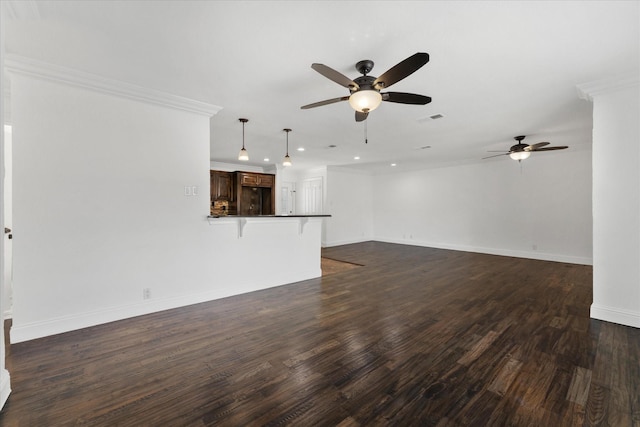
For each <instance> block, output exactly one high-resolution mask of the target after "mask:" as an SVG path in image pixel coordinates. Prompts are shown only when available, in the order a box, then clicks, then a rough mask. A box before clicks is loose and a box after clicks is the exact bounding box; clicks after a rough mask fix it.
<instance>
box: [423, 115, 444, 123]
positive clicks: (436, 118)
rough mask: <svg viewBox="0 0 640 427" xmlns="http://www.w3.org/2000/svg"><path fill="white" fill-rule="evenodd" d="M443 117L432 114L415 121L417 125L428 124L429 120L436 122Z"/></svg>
mask: <svg viewBox="0 0 640 427" xmlns="http://www.w3.org/2000/svg"><path fill="white" fill-rule="evenodd" d="M443 117H444V115H443V114H434V115H432V116H427V117H421V118H419V119H418V120H416V121H417V122H418V123H426V122H430V121H431V120H438V119H441V118H443Z"/></svg>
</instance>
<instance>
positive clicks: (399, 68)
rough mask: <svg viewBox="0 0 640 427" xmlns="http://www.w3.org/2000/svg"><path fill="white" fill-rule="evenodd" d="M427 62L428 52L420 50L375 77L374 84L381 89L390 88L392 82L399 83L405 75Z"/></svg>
mask: <svg viewBox="0 0 640 427" xmlns="http://www.w3.org/2000/svg"><path fill="white" fill-rule="evenodd" d="M427 62H429V54H428V53H423V52H418V53H416V54H414V55H411V56H410V57H408V58H407V59H405V60H404V61H402V62H400V63H398V64H396V65H394V66H393V67H391V68H390V69H388V70H387V71H385V72H384V73H383V74H382V75H381V76H380V77H378V78H377V79H375V81H374V82H373V86H376V87H378V88H379V89H382V88H388V87H389V86H391V85H392V84H394V83H397V82H399V81H400V80H402V79H404V78H405V77H407V76H409V75H411V74H413V73H415V72H416V71H418V69H420V67H422V66H423V65H424V64H426V63H427Z"/></svg>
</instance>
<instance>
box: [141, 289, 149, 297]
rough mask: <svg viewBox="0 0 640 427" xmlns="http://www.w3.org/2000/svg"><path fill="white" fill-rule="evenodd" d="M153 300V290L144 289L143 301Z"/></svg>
mask: <svg viewBox="0 0 640 427" xmlns="http://www.w3.org/2000/svg"><path fill="white" fill-rule="evenodd" d="M149 298H151V289H150V288H144V289H143V290H142V299H149Z"/></svg>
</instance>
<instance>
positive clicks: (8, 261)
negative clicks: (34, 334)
mask: <svg viewBox="0 0 640 427" xmlns="http://www.w3.org/2000/svg"><path fill="white" fill-rule="evenodd" d="M12 146H13V145H12V134H11V127H9V126H6V125H5V126H4V153H3V154H4V155H3V156H2V157H3V159H4V173H5V174H4V183H3V192H2V194H3V203H2V204H3V214H4V215H3V217H4V224H3V226H4V227H3V228H4V234H3V238H2V244H3V251H2V253H3V257H4V263H3V264H4V271H3V273H2V275H3V277H2V283H3V284H4V286H2V287H3V288H4V289H0V291H2V300H3V303H2V306H3V308H4V313H0V314H1V315H2V316H4V318H9V317H11V312H12V306H13V303H12V299H13V284H12V280H13V277H12V271H13V270H12V265H13V245H12V243H13V240H11V239H10V237H11V232H9V231H8V230H10V229H12V228H13V225H12V222H13V219H12V211H11V203H12V198H13V196H12V184H11V182H12V176H13V167H12V156H13V153H12V151H13V150H12ZM0 330H2V328H0Z"/></svg>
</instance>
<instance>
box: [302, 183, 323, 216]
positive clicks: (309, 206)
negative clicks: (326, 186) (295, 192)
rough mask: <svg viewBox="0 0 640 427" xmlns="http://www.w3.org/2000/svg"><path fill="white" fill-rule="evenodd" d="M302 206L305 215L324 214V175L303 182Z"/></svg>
mask: <svg viewBox="0 0 640 427" xmlns="http://www.w3.org/2000/svg"><path fill="white" fill-rule="evenodd" d="M302 208H303V210H304V212H303V213H304V214H305V215H317V214H322V213H323V212H322V177H321V176H319V177H316V178H309V179H305V180H304V181H303V182H302Z"/></svg>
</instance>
